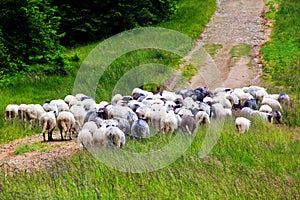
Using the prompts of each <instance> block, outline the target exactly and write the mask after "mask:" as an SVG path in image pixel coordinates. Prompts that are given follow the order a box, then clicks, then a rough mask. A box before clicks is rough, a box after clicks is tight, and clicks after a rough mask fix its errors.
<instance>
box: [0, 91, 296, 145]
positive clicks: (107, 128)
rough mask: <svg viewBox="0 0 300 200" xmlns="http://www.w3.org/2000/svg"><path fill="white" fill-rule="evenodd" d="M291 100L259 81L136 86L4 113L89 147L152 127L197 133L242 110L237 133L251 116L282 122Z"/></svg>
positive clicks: (122, 140) (142, 135)
mask: <svg viewBox="0 0 300 200" xmlns="http://www.w3.org/2000/svg"><path fill="white" fill-rule="evenodd" d="M289 102H290V99H289V96H288V95H287V94H285V93H280V94H268V92H267V91H266V89H265V88H262V87H259V86H249V87H243V88H235V89H231V88H216V89H215V90H214V91H210V90H209V89H208V88H206V87H198V88H196V89H194V90H193V89H186V90H180V91H176V92H170V91H166V90H163V91H161V92H159V93H157V94H153V93H152V92H148V91H145V90H142V89H140V88H135V89H133V91H132V94H131V95H130V96H122V95H120V94H116V95H114V96H113V97H112V99H111V101H110V102H105V101H102V102H100V103H96V102H95V100H94V99H93V98H92V97H89V96H86V95H84V94H77V95H75V96H73V95H67V96H66V97H65V98H64V99H63V100H62V99H58V100H52V101H50V102H46V103H44V105H39V104H21V105H14V104H9V105H7V107H6V112H5V118H6V120H11V121H12V122H13V123H14V119H15V118H17V117H18V118H19V121H20V122H21V123H22V124H23V125H24V127H26V125H27V124H28V123H29V128H30V129H31V128H32V125H33V124H36V123H39V125H40V126H41V127H42V135H43V140H44V141H45V140H46V137H45V133H46V131H48V140H49V141H51V140H53V138H52V133H53V130H54V129H55V127H56V126H57V127H58V129H59V131H60V134H61V139H62V140H66V139H67V138H69V139H72V136H73V135H76V136H77V140H78V142H79V143H80V144H81V145H83V146H84V147H85V148H90V147H112V146H114V147H122V146H123V145H125V142H126V137H134V138H137V139H141V138H147V137H149V136H150V129H149V126H150V127H153V129H155V130H156V132H158V133H163V134H166V133H173V132H175V131H176V130H178V129H181V130H182V131H185V132H188V133H189V134H193V132H194V130H195V129H196V128H197V127H199V126H201V125H202V124H203V125H208V124H210V123H211V121H212V120H221V119H225V118H227V117H232V116H233V112H234V113H239V115H237V116H239V117H236V121H235V125H236V128H237V130H238V132H239V133H244V132H246V131H248V129H249V128H250V123H251V121H250V120H249V119H251V118H253V117H258V118H261V119H263V120H268V121H269V122H271V123H281V118H282V115H281V112H282V109H283V108H284V106H286V105H288V104H289ZM241 116H242V117H241ZM247 118H248V119H247ZM151 130H152V129H151Z"/></svg>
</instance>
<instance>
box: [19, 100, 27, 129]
mask: <svg viewBox="0 0 300 200" xmlns="http://www.w3.org/2000/svg"><path fill="white" fill-rule="evenodd" d="M26 108H27V105H26V104H20V105H19V109H18V117H19V120H20V122H21V123H22V124H23V125H24V122H25V120H26Z"/></svg>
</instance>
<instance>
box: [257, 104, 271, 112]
mask: <svg viewBox="0 0 300 200" xmlns="http://www.w3.org/2000/svg"><path fill="white" fill-rule="evenodd" d="M259 111H260V112H265V113H270V112H272V108H271V106H269V105H262V106H261V107H260V108H259Z"/></svg>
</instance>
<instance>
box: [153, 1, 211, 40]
mask: <svg viewBox="0 0 300 200" xmlns="http://www.w3.org/2000/svg"><path fill="white" fill-rule="evenodd" d="M178 4H179V5H178V6H179V10H178V13H177V15H176V16H175V17H174V18H173V19H172V20H170V21H167V22H164V23H160V24H159V25H158V26H159V27H164V28H170V29H173V30H177V31H179V32H182V33H184V34H186V35H188V36H189V37H191V38H193V39H198V37H199V35H200V34H199V33H201V32H202V30H203V29H204V28H205V25H206V24H207V22H208V21H209V19H210V17H211V15H212V14H213V13H214V11H215V10H216V3H215V1H214V0H201V1H199V0H179V1H178Z"/></svg>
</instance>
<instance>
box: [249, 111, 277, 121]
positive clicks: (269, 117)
mask: <svg viewBox="0 0 300 200" xmlns="http://www.w3.org/2000/svg"><path fill="white" fill-rule="evenodd" d="M250 116H251V117H257V118H260V119H263V120H268V121H269V122H272V115H271V114H270V113H266V112H261V111H257V110H253V111H252V113H251V115H250Z"/></svg>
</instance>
